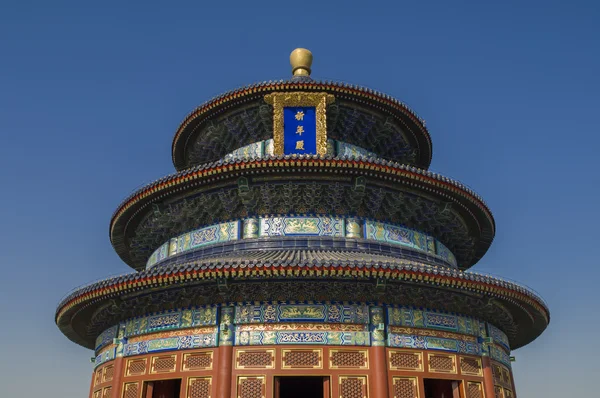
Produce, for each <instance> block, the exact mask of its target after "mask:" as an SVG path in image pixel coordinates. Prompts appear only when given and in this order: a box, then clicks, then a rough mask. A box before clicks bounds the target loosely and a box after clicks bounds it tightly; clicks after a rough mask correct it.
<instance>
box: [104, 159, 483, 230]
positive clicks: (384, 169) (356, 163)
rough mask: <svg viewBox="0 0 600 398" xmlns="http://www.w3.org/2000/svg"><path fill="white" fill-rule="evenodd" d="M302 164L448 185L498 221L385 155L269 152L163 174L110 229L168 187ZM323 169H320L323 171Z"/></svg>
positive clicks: (129, 202)
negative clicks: (256, 157)
mask: <svg viewBox="0 0 600 398" xmlns="http://www.w3.org/2000/svg"><path fill="white" fill-rule="evenodd" d="M300 167H308V168H311V169H314V168H322V169H323V168H325V169H343V170H342V171H344V170H346V171H350V170H358V171H371V172H380V173H384V174H386V175H388V177H387V179H390V178H391V179H398V178H407V179H408V180H411V181H415V182H420V183H426V184H430V185H432V186H433V187H436V188H442V189H446V190H448V191H450V192H451V193H453V194H456V195H458V196H461V197H464V198H466V199H468V200H469V201H471V202H472V203H473V204H475V205H476V206H477V207H478V208H480V209H481V210H482V211H483V212H484V213H485V214H486V216H487V217H488V219H489V221H490V222H491V224H492V225H494V219H493V216H492V213H491V211H490V210H489V208H488V207H487V205H486V204H485V202H484V201H483V199H482V198H481V197H480V196H479V195H477V194H476V193H475V192H474V191H473V190H471V189H470V188H468V187H466V186H465V185H463V184H461V183H460V182H458V181H456V180H453V179H450V178H448V177H444V176H442V175H440V174H437V173H434V172H431V171H428V170H422V169H418V168H416V167H412V166H407V165H402V164H399V163H395V162H388V161H386V160H381V159H363V158H350V159H336V158H333V157H320V156H302V155H299V156H298V155H286V156H268V157H265V158H263V159H260V160H235V161H218V162H212V163H208V164H205V165H201V166H197V167H194V168H191V169H187V170H183V171H181V172H178V173H174V174H170V175H168V176H165V177H162V178H160V179H158V180H156V181H153V182H151V183H149V184H147V185H145V186H144V187H142V188H141V189H139V190H138V191H137V192H134V193H133V194H131V195H130V196H129V197H127V198H126V199H125V200H124V201H123V202H122V203H121V204H120V205H119V207H118V208H117V210H116V211H115V212H114V213H113V216H112V218H111V223H110V233H111V235H112V233H113V232H114V231H113V228H114V225H115V222H116V220H117V219H118V218H119V217H120V216H121V215H122V214H123V213H125V212H126V211H127V210H128V209H129V208H131V207H132V206H133V205H135V204H136V203H137V202H140V201H142V200H144V199H146V198H148V197H150V196H154V195H158V197H161V196H163V195H164V194H166V193H167V192H168V191H170V190H172V189H174V188H179V187H184V186H186V185H188V183H195V184H193V185H197V184H198V183H200V182H207V183H210V182H213V181H216V180H218V179H220V178H223V176H225V175H227V174H229V173H234V174H238V175H245V174H249V173H252V174H254V173H255V172H256V169H258V168H262V169H264V170H261V172H262V173H264V172H269V171H271V172H284V173H285V172H307V171H309V169H298V168H300ZM322 169H321V170H318V171H322Z"/></svg>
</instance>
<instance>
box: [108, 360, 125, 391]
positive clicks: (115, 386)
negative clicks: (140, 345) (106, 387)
mask: <svg viewBox="0 0 600 398" xmlns="http://www.w3.org/2000/svg"><path fill="white" fill-rule="evenodd" d="M121 380H123V357H116V358H115V370H114V373H113V380H112V390H111V394H110V398H119V397H120V396H121V387H122V386H121Z"/></svg>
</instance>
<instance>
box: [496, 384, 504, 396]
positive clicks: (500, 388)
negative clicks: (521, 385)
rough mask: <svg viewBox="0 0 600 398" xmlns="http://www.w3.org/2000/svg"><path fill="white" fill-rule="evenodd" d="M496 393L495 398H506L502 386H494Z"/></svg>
mask: <svg viewBox="0 0 600 398" xmlns="http://www.w3.org/2000/svg"><path fill="white" fill-rule="evenodd" d="M494 395H495V396H496V397H495V398H504V392H503V391H502V387H500V386H494Z"/></svg>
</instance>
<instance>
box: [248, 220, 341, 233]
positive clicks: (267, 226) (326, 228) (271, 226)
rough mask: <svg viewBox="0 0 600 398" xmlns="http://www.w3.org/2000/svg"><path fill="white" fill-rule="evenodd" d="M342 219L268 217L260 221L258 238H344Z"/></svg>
mask: <svg viewBox="0 0 600 398" xmlns="http://www.w3.org/2000/svg"><path fill="white" fill-rule="evenodd" d="M344 233H345V227H344V219H343V218H339V217H268V218H266V217H265V218H261V219H260V232H259V236H260V237H267V236H303V235H308V236H344Z"/></svg>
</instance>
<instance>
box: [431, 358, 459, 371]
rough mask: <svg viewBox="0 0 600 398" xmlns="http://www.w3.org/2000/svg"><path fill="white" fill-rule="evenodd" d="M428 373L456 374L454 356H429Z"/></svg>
mask: <svg viewBox="0 0 600 398" xmlns="http://www.w3.org/2000/svg"><path fill="white" fill-rule="evenodd" d="M429 371H430V372H441V373H456V357H455V356H454V355H441V354H429Z"/></svg>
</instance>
